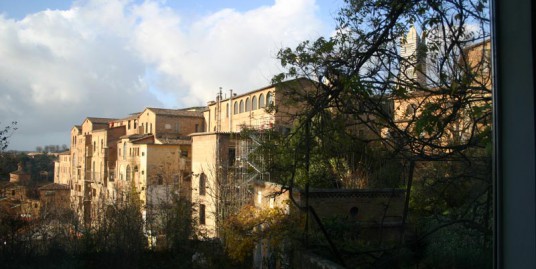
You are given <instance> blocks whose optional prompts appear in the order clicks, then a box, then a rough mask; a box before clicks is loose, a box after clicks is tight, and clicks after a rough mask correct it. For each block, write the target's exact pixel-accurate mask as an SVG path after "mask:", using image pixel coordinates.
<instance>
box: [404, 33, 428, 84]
mask: <svg viewBox="0 0 536 269" xmlns="http://www.w3.org/2000/svg"><path fill="white" fill-rule="evenodd" d="M423 46H424V40H422V39H421V38H420V37H419V34H418V33H417V30H416V29H415V27H413V26H412V27H411V28H410V29H409V32H408V34H407V35H406V36H404V37H402V38H400V57H401V61H400V74H399V79H400V80H402V81H407V83H410V84H414V83H418V84H419V85H421V86H424V85H425V84H426V55H425V53H424V49H423Z"/></svg>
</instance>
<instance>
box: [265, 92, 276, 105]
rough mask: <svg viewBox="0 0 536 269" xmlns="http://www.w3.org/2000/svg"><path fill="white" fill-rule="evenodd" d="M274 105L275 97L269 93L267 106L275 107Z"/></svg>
mask: <svg viewBox="0 0 536 269" xmlns="http://www.w3.org/2000/svg"><path fill="white" fill-rule="evenodd" d="M273 104H274V95H273V94H272V93H271V92H269V93H267V94H266V106H269V105H273Z"/></svg>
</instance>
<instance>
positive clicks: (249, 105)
mask: <svg viewBox="0 0 536 269" xmlns="http://www.w3.org/2000/svg"><path fill="white" fill-rule="evenodd" d="M249 110H251V101H250V100H249V97H248V98H246V112H248V111H249Z"/></svg>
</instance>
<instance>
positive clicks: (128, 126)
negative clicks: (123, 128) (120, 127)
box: [127, 120, 130, 130]
mask: <svg viewBox="0 0 536 269" xmlns="http://www.w3.org/2000/svg"><path fill="white" fill-rule="evenodd" d="M127 128H128V129H129V130H130V120H129V121H128V125H127Z"/></svg>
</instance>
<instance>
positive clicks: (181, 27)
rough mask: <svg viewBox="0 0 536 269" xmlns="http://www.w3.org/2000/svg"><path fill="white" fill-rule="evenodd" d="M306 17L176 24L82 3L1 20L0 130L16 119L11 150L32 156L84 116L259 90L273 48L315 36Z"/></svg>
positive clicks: (261, 12)
mask: <svg viewBox="0 0 536 269" xmlns="http://www.w3.org/2000/svg"><path fill="white" fill-rule="evenodd" d="M315 12H316V6H315V1H313V0H277V1H275V3H274V4H273V5H271V6H263V7H259V8H257V9H253V10H249V11H246V12H238V11H236V10H233V9H224V10H220V11H218V12H215V13H212V14H208V15H206V16H204V17H196V21H190V22H184V21H183V20H182V18H181V17H180V16H179V15H178V14H179V13H178V12H176V11H175V10H172V9H170V8H169V7H167V6H165V3H164V2H155V1H146V2H144V3H142V4H136V3H132V2H130V1H105V0H90V1H80V2H75V3H74V4H73V6H72V7H71V8H70V9H69V10H63V11H60V10H46V11H42V12H38V13H35V14H31V15H29V16H26V17H25V18H23V19H22V20H13V19H9V18H5V17H2V16H0V59H2V60H1V61H0V124H1V125H5V124H6V123H8V122H11V121H12V120H17V121H19V125H20V126H19V130H18V131H17V133H16V134H15V136H13V137H12V143H11V146H10V148H12V149H32V148H33V147H34V146H37V145H42V144H50V143H54V144H63V143H67V142H68V138H67V137H68V133H69V130H70V128H71V126H72V125H74V124H79V123H81V121H82V120H83V118H84V117H86V116H100V117H123V116H126V115H127V114H128V113H131V112H136V111H140V110H142V109H143V108H144V107H145V106H161V105H162V104H166V105H170V104H174V106H175V107H184V106H190V105H203V104H206V101H209V100H211V99H213V98H214V96H215V94H216V91H217V89H218V87H219V86H222V87H224V89H229V88H233V89H235V91H239V92H245V91H247V90H252V89H255V88H258V87H262V86H265V85H267V83H269V81H270V79H271V77H272V75H273V74H274V73H276V72H277V71H278V62H277V61H276V60H275V55H276V53H277V50H278V49H279V48H280V47H283V46H294V45H295V44H297V42H299V41H302V40H305V39H311V38H316V37H317V36H319V35H321V34H322V33H323V31H324V29H323V28H322V23H321V22H320V21H319V19H318V18H317V17H316V13H315ZM169 98H173V99H174V100H169ZM58 130H59V131H60V133H61V132H64V133H65V136H64V137H58V136H54V135H52V133H53V132H58ZM38 137H41V138H43V140H38V139H37V138H38ZM45 137H46V139H44V138H45ZM54 137H58V138H56V139H57V140H55V138H54ZM29 140H31V141H29ZM53 141H57V142H53Z"/></svg>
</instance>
